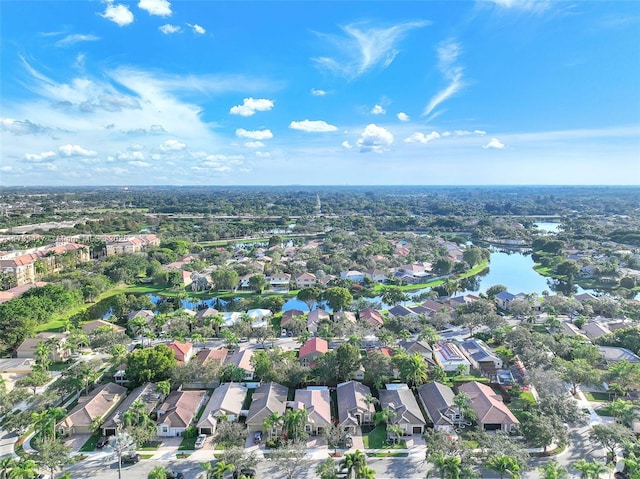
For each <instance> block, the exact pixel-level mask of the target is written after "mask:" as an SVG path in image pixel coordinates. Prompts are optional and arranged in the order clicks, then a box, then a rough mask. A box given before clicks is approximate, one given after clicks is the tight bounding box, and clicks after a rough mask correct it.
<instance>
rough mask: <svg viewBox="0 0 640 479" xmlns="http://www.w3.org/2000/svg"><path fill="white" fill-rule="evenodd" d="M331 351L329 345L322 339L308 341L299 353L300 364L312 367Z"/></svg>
mask: <svg viewBox="0 0 640 479" xmlns="http://www.w3.org/2000/svg"><path fill="white" fill-rule="evenodd" d="M327 351H329V343H328V342H327V341H325V340H324V339H322V338H317V337H316V338H311V339H308V340H307V341H306V342H305V343H304V344H303V345H302V346H300V351H299V353H298V359H299V360H300V364H302V365H303V366H307V367H312V366H313V365H314V364H315V362H316V359H318V358H319V357H320V356H322V355H323V354H325V353H326V352H327Z"/></svg>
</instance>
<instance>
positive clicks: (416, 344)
mask: <svg viewBox="0 0 640 479" xmlns="http://www.w3.org/2000/svg"><path fill="white" fill-rule="evenodd" d="M398 346H400V347H401V348H403V349H405V350H406V351H407V352H408V353H411V354H414V353H417V354H419V355H420V356H422V357H423V358H424V359H426V360H427V361H431V362H433V348H432V347H431V345H429V343H427V342H426V341H420V340H414V339H403V340H402V341H400V342H399V343H398Z"/></svg>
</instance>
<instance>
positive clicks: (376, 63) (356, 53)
mask: <svg viewBox="0 0 640 479" xmlns="http://www.w3.org/2000/svg"><path fill="white" fill-rule="evenodd" d="M425 25H427V22H424V21H419V22H407V23H401V24H398V25H394V26H392V27H388V28H382V27H376V26H371V25H369V24H367V23H352V24H350V25H346V26H343V27H341V28H342V31H343V32H344V34H345V35H331V34H322V33H318V35H319V36H320V37H321V38H323V39H325V40H326V41H327V43H329V44H331V45H332V46H333V47H335V48H336V49H337V53H336V56H334V57H316V58H313V59H312V60H313V61H314V62H315V63H316V64H317V65H318V66H320V67H321V68H323V69H326V70H329V71H330V72H331V73H333V74H334V75H337V76H341V77H344V78H347V79H354V78H357V77H359V76H360V75H363V74H364V73H366V72H368V71H369V70H371V69H372V68H374V67H381V68H386V67H388V66H389V65H390V64H391V63H392V62H393V60H394V59H395V57H396V55H397V54H398V52H399V50H398V47H397V45H398V43H399V42H400V41H401V40H402V39H403V38H404V36H405V35H406V34H407V32H409V31H410V30H413V29H415V28H421V27H423V26H425Z"/></svg>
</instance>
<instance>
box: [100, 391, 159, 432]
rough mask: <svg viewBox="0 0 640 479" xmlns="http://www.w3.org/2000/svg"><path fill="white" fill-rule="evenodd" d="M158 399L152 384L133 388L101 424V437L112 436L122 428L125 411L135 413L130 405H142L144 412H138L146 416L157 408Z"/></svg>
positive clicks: (157, 393)
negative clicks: (137, 402) (136, 403)
mask: <svg viewBox="0 0 640 479" xmlns="http://www.w3.org/2000/svg"><path fill="white" fill-rule="evenodd" d="M160 398H161V396H160V393H159V392H158V391H157V390H156V385H155V384H154V383H146V384H143V385H142V386H139V387H137V388H135V389H134V390H133V391H131V392H130V393H129V395H128V396H127V397H126V398H124V400H123V401H122V402H121V403H120V404H118V407H117V408H116V409H115V410H114V411H113V412H112V413H111V414H109V416H108V417H107V418H106V419H105V421H104V422H103V423H102V426H101V427H100V428H101V429H102V435H103V436H114V435H115V434H116V432H117V431H118V429H119V428H120V427H122V426H124V414H125V413H126V412H127V411H131V412H132V413H135V412H136V411H133V410H131V405H132V404H133V403H134V402H136V401H139V402H140V403H142V404H143V405H144V410H142V411H140V412H141V413H142V414H146V415H147V416H148V415H149V414H151V412H152V411H153V410H154V409H155V408H156V406H158V403H159V402H160Z"/></svg>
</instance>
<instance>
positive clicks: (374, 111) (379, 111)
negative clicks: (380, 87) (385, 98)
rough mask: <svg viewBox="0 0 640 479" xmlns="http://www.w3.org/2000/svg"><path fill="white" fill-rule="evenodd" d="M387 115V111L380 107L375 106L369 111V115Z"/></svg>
mask: <svg viewBox="0 0 640 479" xmlns="http://www.w3.org/2000/svg"><path fill="white" fill-rule="evenodd" d="M386 113H387V110H385V109H384V108H382V107H381V106H380V105H375V106H374V107H373V108H372V109H371V114H372V115H385V114H386Z"/></svg>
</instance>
